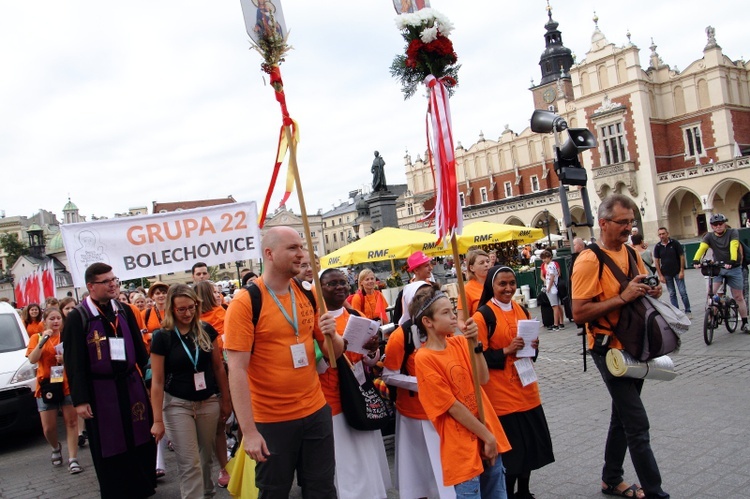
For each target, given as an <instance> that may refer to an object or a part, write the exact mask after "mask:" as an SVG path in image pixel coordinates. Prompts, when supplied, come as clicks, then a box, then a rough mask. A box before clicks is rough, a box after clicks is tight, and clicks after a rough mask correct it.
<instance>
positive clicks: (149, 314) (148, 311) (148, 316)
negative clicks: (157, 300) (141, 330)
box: [143, 307, 152, 329]
mask: <svg viewBox="0 0 750 499" xmlns="http://www.w3.org/2000/svg"><path fill="white" fill-rule="evenodd" d="M151 310H152V309H151V307H149V308H148V310H146V318H145V320H144V321H143V322H144V324H146V329H148V320H149V318H150V317H151Z"/></svg>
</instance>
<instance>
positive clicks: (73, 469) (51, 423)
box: [26, 308, 83, 474]
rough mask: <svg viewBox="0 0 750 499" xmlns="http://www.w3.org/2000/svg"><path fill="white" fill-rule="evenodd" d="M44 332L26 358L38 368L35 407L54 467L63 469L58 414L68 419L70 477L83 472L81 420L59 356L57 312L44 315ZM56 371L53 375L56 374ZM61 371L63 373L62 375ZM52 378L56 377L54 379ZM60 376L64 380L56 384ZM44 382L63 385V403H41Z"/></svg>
mask: <svg viewBox="0 0 750 499" xmlns="http://www.w3.org/2000/svg"><path fill="white" fill-rule="evenodd" d="M43 318H44V322H43V325H44V327H45V329H44V331H43V332H41V333H39V334H35V335H33V336H32V337H31V338H30V339H29V346H28V348H27V349H26V357H28V359H29V362H30V363H32V364H36V365H37V371H36V381H37V388H36V392H35V393H34V395H35V396H36V405H37V408H38V409H39V416H40V418H41V420H42V430H43V431H44V438H46V439H47V442H49V444H50V445H51V446H52V455H51V457H50V460H51V461H52V465H53V466H62V463H63V459H62V444H61V443H60V441H59V440H58V439H57V411H58V410H62V413H63V417H64V418H65V432H66V441H67V445H68V456H69V457H68V470H69V471H70V473H71V474H77V473H80V472H82V471H83V468H81V465H80V464H78V431H77V430H78V420H77V417H76V410H75V409H74V408H73V400H72V399H71V398H70V387H69V386H68V376H67V374H66V373H65V370H64V369H62V351H59V352H58V345H60V342H61V338H60V332H61V331H62V325H63V318H62V314H61V313H60V310H59V309H57V308H48V309H46V310H45V311H44V317H43ZM53 371H54V372H53ZM60 371H61V372H60ZM53 374H54V375H55V376H53ZM58 374H59V375H60V377H61V378H62V379H60V380H58V381H56V380H55V379H56V378H58ZM43 380H47V381H50V382H51V383H60V384H61V385H62V393H63V396H64V399H63V400H62V402H60V403H47V402H45V401H44V400H43V399H42V389H41V385H42V382H43Z"/></svg>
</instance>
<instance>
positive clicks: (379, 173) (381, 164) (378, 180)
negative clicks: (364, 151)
mask: <svg viewBox="0 0 750 499" xmlns="http://www.w3.org/2000/svg"><path fill="white" fill-rule="evenodd" d="M370 173H372V192H378V191H387V190H388V187H387V186H386V185H385V161H384V160H383V157H382V156H380V153H379V152H378V151H375V159H374V160H372V168H370Z"/></svg>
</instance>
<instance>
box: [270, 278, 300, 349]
mask: <svg viewBox="0 0 750 499" xmlns="http://www.w3.org/2000/svg"><path fill="white" fill-rule="evenodd" d="M266 289H267V290H268V294H270V295H271V298H273V301H275V302H276V306H277V307H279V310H281V313H282V314H284V318H285V319H286V321H287V322H288V323H289V325H290V326H292V328H293V329H294V336H295V337H296V339H297V343H299V323H298V322H297V300H296V298H295V297H294V291H292V287H291V286H289V294H290V295H291V299H292V317H289V313H288V312H287V311H286V309H285V308H284V306H283V305H282V304H281V302H280V301H279V299H278V298H276V293H274V292H273V290H272V289H271V288H266Z"/></svg>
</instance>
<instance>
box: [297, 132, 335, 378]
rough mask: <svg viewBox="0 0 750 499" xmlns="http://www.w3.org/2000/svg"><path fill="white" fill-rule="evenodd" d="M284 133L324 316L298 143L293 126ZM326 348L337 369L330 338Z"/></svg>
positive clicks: (319, 304)
mask: <svg viewBox="0 0 750 499" xmlns="http://www.w3.org/2000/svg"><path fill="white" fill-rule="evenodd" d="M284 133H285V134H286V140H287V143H288V144H289V168H290V169H291V170H292V175H294V184H295V186H296V188H297V199H298V200H299V210H300V214H301V215H302V225H303V227H304V233H305V242H306V243H307V253H308V255H309V257H310V266H312V269H313V282H314V283H315V293H316V298H317V302H318V307H320V314H321V315H323V314H325V313H326V311H327V309H326V302H325V299H324V298H323V288H322V287H321V285H320V277H319V276H318V272H319V268H318V264H317V262H316V261H315V251H313V242H312V237H311V236H310V222H309V221H308V220H307V208H306V207H305V196H304V194H303V192H302V181H301V180H300V178H299V169H298V168H297V142H296V141H295V140H294V137H293V136H292V126H291V125H285V126H284ZM325 346H326V351H327V354H328V363H329V364H330V367H331V369H336V356H335V355H334V352H333V342H332V341H331V339H330V338H329V337H328V336H326V337H325Z"/></svg>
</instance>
